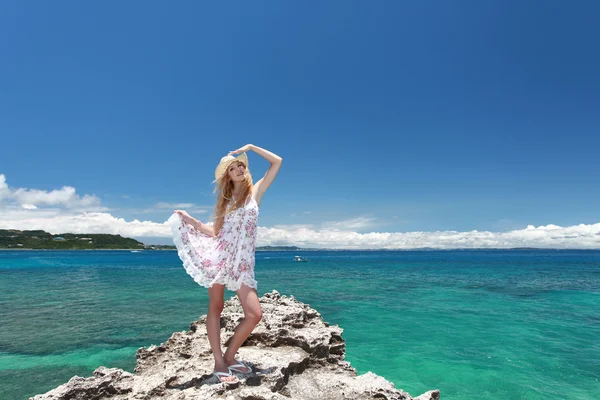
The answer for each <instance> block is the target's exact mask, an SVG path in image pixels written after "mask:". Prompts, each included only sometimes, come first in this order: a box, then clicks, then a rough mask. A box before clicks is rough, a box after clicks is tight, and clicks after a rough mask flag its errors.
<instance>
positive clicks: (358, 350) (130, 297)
mask: <svg viewBox="0 0 600 400" xmlns="http://www.w3.org/2000/svg"><path fill="white" fill-rule="evenodd" d="M298 254H301V255H302V256H305V257H307V258H308V259H309V262H307V263H295V262H293V260H292V259H293V256H294V255H295V254H294V253H289V252H258V253H257V255H256V258H257V267H256V277H257V280H258V282H259V288H258V291H259V294H263V293H265V292H270V291H271V290H273V289H276V290H278V291H279V292H280V293H282V294H286V295H294V296H295V297H296V298H297V299H298V300H300V301H302V302H305V303H308V304H310V305H311V306H312V307H314V308H316V309H317V310H318V311H319V312H320V313H321V314H322V315H323V318H324V319H325V320H326V321H328V322H329V323H331V324H338V325H340V326H341V327H342V328H343V329H344V335H343V337H344V339H345V340H346V344H347V355H346V359H347V360H348V361H350V362H351V363H352V365H353V366H354V367H355V368H356V369H357V370H358V372H359V373H365V372H367V371H372V372H374V373H376V374H379V375H381V376H383V377H385V378H386V379H388V380H389V381H391V382H393V383H394V384H395V385H396V387H398V388H402V389H403V390H405V391H407V392H409V393H410V394H411V395H412V396H417V395H419V394H421V393H423V392H425V391H427V390H430V389H440V390H441V392H442V399H444V400H471V399H473V400H474V399H477V400H483V399H512V400H517V399H528V400H529V399H531V400H534V399H544V400H546V399H549V398H561V399H586V400H587V399H593V398H600V251H558V250H548V251H545V250H544V251H542V250H509V251H505V250H479V251H402V252H391V251H389V252H388V251H365V252H358V251H335V252H333V251H319V252H302V253H298ZM233 295H234V293H233V292H226V296H227V298H228V297H229V296H233ZM207 304H208V297H207V294H206V290H205V289H204V288H202V287H199V286H198V285H197V284H195V283H194V282H193V280H192V279H191V278H190V277H188V275H186V273H185V271H184V269H183V268H182V267H181V263H180V262H179V259H178V257H177V254H176V253H175V252H173V251H156V252H141V253H131V252H129V251H79V252H75V251H0V399H2V400H10V399H26V398H28V397H29V396H33V395H35V394H39V393H43V392H46V391H48V390H50V389H52V388H54V387H56V386H58V385H59V384H62V383H64V382H66V381H67V380H68V379H69V378H70V377H71V376H73V375H79V376H90V375H91V373H92V371H93V370H94V369H95V368H97V367H98V366H100V365H104V366H107V367H119V368H123V369H125V370H128V371H133V368H134V366H135V352H136V350H137V349H138V348H139V347H142V346H149V345H151V344H159V343H161V342H163V341H165V340H167V339H168V338H169V336H170V335H171V333H172V332H174V331H181V330H187V329H188V327H189V323H190V322H191V321H193V320H196V319H198V318H199V317H200V316H201V315H202V314H205V310H206V307H207Z"/></svg>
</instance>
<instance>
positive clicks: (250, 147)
mask: <svg viewBox="0 0 600 400" xmlns="http://www.w3.org/2000/svg"><path fill="white" fill-rule="evenodd" d="M250 150H252V145H251V144H247V145H245V146H242V147H240V148H239V149H237V150H233V151H230V152H229V155H233V154H240V153H246V152H248V151H250Z"/></svg>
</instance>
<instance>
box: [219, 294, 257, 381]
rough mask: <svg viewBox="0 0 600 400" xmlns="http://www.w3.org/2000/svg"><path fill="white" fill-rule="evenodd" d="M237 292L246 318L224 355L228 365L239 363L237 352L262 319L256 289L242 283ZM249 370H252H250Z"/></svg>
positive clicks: (236, 330) (237, 329)
mask: <svg viewBox="0 0 600 400" xmlns="http://www.w3.org/2000/svg"><path fill="white" fill-rule="evenodd" d="M236 293H237V296H238V298H239V299H240V303H242V308H243V309H244V319H243V320H242V322H240V324H239V325H238V326H237V328H235V333H234V334H233V336H232V338H231V340H230V341H229V347H227V351H226V352H225V354H224V356H223V357H224V359H225V363H226V364H227V365H233V364H236V363H237V362H236V361H235V354H236V353H237V351H238V350H239V348H240V347H241V346H242V343H244V341H245V340H246V339H247V338H248V336H250V333H252V330H254V327H255V326H256V325H258V323H259V322H260V320H261V319H262V309H261V308H260V302H259V301H258V294H257V293H256V289H253V288H251V287H249V286H246V285H242V287H241V288H240V289H239V290H238V291H237V292H236ZM248 372H250V370H248Z"/></svg>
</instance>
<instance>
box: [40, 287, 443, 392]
mask: <svg viewBox="0 0 600 400" xmlns="http://www.w3.org/2000/svg"><path fill="white" fill-rule="evenodd" d="M260 303H261V307H262V309H263V320H262V321H261V322H260V324H259V325H258V326H257V327H256V328H255V330H254V331H253V332H252V334H251V335H250V336H249V337H248V339H247V340H246V342H245V343H244V346H243V347H242V348H241V349H240V351H239V352H238V355H237V358H238V360H243V361H244V362H246V363H247V364H248V365H250V366H251V367H252V369H253V373H252V374H238V377H239V378H240V381H239V382H237V383H221V382H219V381H218V380H217V379H216V378H215V377H214V376H213V375H212V368H213V358H212V352H211V349H210V345H209V342H208V337H207V335H206V326H205V322H206V317H202V318H200V320H198V321H195V322H192V323H191V325H190V330H189V331H184V332H175V333H173V334H172V335H171V337H170V338H169V339H168V340H167V341H166V342H164V343H161V344H160V345H159V346H155V345H152V346H150V347H148V348H144V347H142V348H140V349H139V350H138V351H137V354H136V356H137V364H136V367H135V370H134V372H135V373H133V374H131V373H129V372H126V371H123V370H121V369H118V368H106V367H99V368H98V369H96V370H95V371H94V373H93V376H92V377H90V378H81V377H78V376H74V377H73V378H71V379H70V380H69V381H68V382H67V383H65V384H63V385H61V386H59V387H57V388H55V389H53V390H51V391H49V392H47V393H45V394H41V395H37V396H35V397H33V398H31V399H32V400H67V399H69V400H80V399H81V400H104V399H111V400H121V399H138V400H151V399H172V400H188V399H189V400H192V399H194V400H195V399H213V398H214V399H217V398H218V399H225V400H283V399H285V400H289V399H305V400H313V399H314V400H328V399H331V400H334V399H336V400H337V399H348V400H351V399H356V400H359V399H388V400H392V399H394V400H437V399H439V396H440V393H439V391H438V390H431V391H429V392H427V393H423V394H422V395H420V396H418V397H416V398H414V399H413V398H412V397H411V396H410V395H409V394H408V393H406V392H404V391H402V390H399V389H396V388H395V387H394V385H393V384H392V383H391V382H388V381H387V380H385V379H384V378H382V377H380V376H378V375H375V374H373V373H370V372H368V373H366V374H363V375H360V376H359V375H357V374H356V370H355V369H354V368H352V366H351V365H350V364H349V363H348V362H346V361H344V356H345V352H346V347H345V343H344V340H343V339H342V332H343V331H342V329H341V328H340V327H338V326H329V324H327V323H326V322H325V321H323V318H322V317H321V315H320V314H319V313H318V312H317V311H316V310H314V309H312V308H311V307H310V306H309V305H308V304H303V303H301V302H299V301H297V300H296V299H295V298H294V297H293V296H290V297H287V296H281V295H280V294H279V293H278V292H276V291H273V292H272V293H267V294H265V295H264V296H263V297H261V298H260ZM241 318H243V310H242V307H241V305H240V303H239V300H238V299H237V298H235V297H234V298H232V299H231V300H229V301H227V302H226V303H225V308H224V310H223V314H222V317H221V338H222V344H223V345H224V346H226V345H227V343H228V340H229V339H230V338H231V336H232V335H233V332H234V329H235V327H236V326H237V324H238V323H239V321H240V320H241Z"/></svg>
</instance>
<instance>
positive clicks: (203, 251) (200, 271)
mask: <svg viewBox="0 0 600 400" xmlns="http://www.w3.org/2000/svg"><path fill="white" fill-rule="evenodd" d="M257 222H258V204H257V203H256V200H254V198H252V197H251V198H250V200H248V201H247V202H246V204H245V205H244V207H240V208H238V209H236V210H234V211H232V212H230V213H228V214H226V215H225V221H224V223H223V227H222V228H221V230H220V231H219V234H218V235H217V237H211V236H207V235H205V234H203V233H201V232H200V231H199V230H197V229H195V228H194V227H192V226H191V225H189V224H185V223H184V222H183V221H182V219H181V217H180V216H179V214H176V213H174V214H173V215H171V217H170V218H169V220H168V221H167V224H168V225H169V226H170V227H171V232H172V233H173V242H175V246H176V247H177V253H178V255H179V258H181V261H183V267H184V268H185V270H186V272H187V273H188V274H189V275H190V276H191V277H192V278H194V280H195V281H196V282H197V283H198V284H199V285H201V286H204V287H206V288H209V287H211V286H212V285H214V284H215V283H217V284H221V285H225V286H226V287H227V289H229V290H233V291H236V290H238V289H240V288H241V287H242V284H245V285H247V286H249V287H251V288H255V289H256V287H257V282H256V280H255V279H254V252H255V250H256V227H257Z"/></svg>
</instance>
